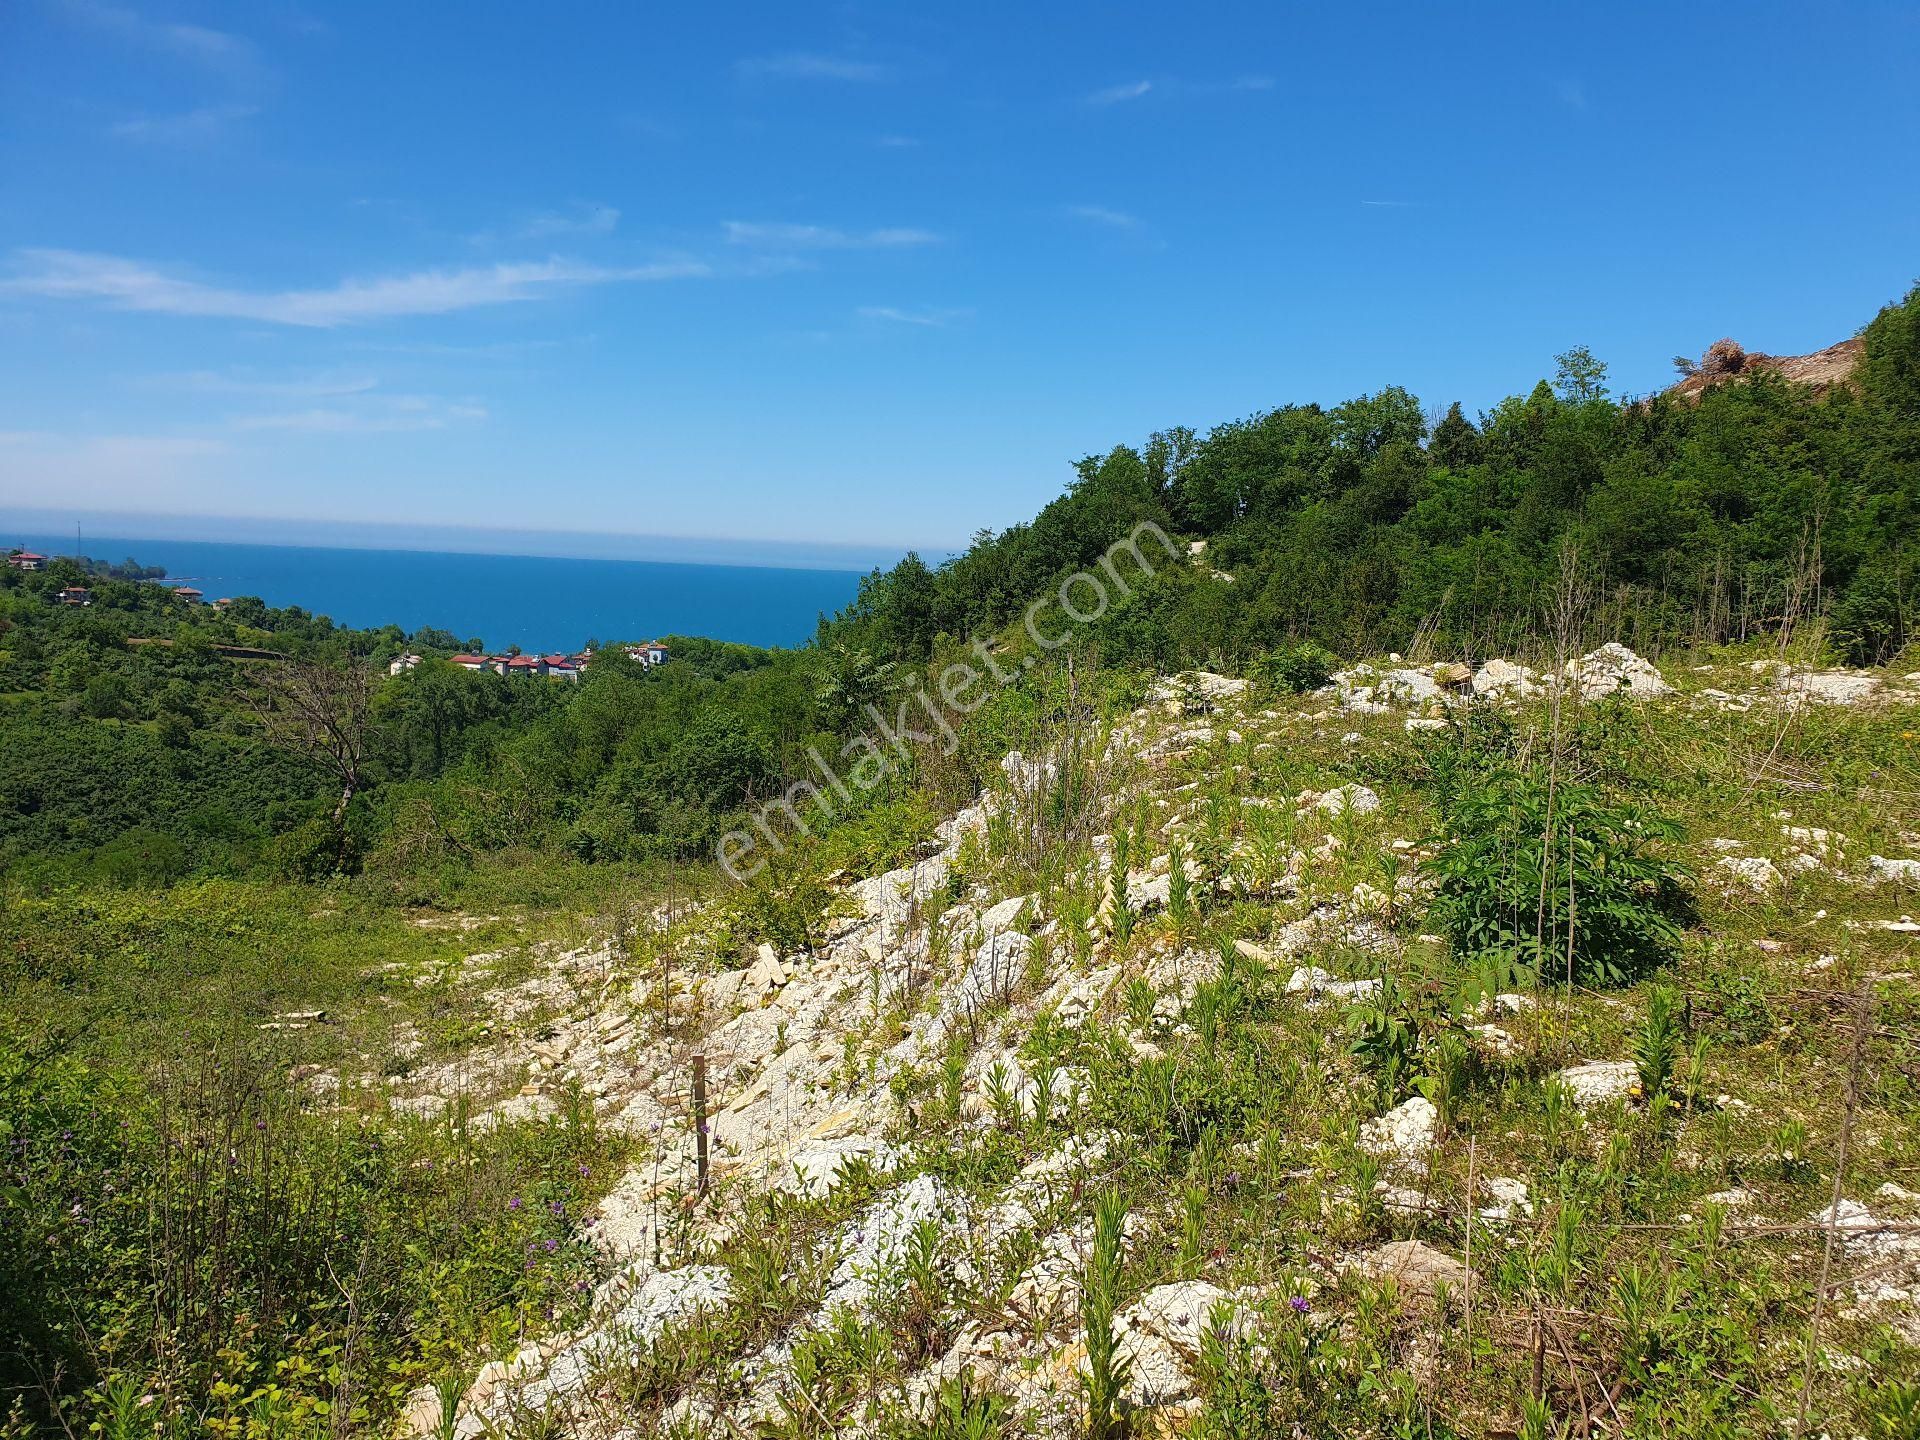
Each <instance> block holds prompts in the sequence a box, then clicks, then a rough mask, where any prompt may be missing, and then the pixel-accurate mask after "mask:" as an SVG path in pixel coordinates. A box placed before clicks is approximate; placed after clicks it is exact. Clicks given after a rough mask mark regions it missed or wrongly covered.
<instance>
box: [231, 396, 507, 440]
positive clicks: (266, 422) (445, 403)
mask: <svg viewBox="0 0 1920 1440" xmlns="http://www.w3.org/2000/svg"><path fill="white" fill-rule="evenodd" d="M486 418H487V410H486V407H485V406H484V405H480V404H478V403H476V402H474V401H472V400H459V401H449V400H443V399H441V398H440V397H439V396H436V395H380V396H372V397H369V401H368V403H366V404H361V405H355V406H351V407H346V406H337V405H334V406H315V407H313V408H311V409H307V410H295V411H291V412H288V413H285V414H269V415H242V416H238V417H236V418H235V419H233V420H230V421H229V422H228V424H229V426H230V427H231V428H232V429H235V430H242V431H246V430H285V431H300V432H304V433H307V434H324V435H382V434H393V433H396V432H400V431H410V430H444V429H446V428H447V427H448V426H449V425H452V424H455V423H457V422H460V421H473V420H484V419H486Z"/></svg>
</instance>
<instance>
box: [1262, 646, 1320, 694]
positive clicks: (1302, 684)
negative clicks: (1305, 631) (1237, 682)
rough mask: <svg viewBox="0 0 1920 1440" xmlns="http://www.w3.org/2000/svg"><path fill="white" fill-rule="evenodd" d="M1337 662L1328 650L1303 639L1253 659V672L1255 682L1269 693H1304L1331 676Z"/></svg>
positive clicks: (1317, 686)
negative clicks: (1295, 643)
mask: <svg viewBox="0 0 1920 1440" xmlns="http://www.w3.org/2000/svg"><path fill="white" fill-rule="evenodd" d="M1334 663H1335V659H1334V656H1333V655H1332V654H1331V653H1329V652H1328V651H1327V650H1324V649H1322V648H1321V647H1320V646H1318V645H1316V644H1314V643H1313V641H1311V640H1303V641H1301V642H1300V643H1299V644H1297V645H1283V646H1282V647H1281V648H1280V649H1278V650H1269V651H1268V652H1267V653H1266V654H1265V655H1262V656H1261V657H1260V658H1259V659H1257V660H1255V661H1254V662H1253V666H1252V672H1251V674H1252V679H1253V681H1254V683H1255V685H1257V686H1258V687H1259V688H1260V689H1261V690H1263V691H1265V692H1266V693H1268V694H1274V695H1302V694H1305V693H1306V692H1307V691H1309V690H1318V689H1319V688H1320V687H1321V686H1322V685H1325V684H1326V683H1327V682H1328V681H1329V680H1331V679H1332V678H1333V667H1334Z"/></svg>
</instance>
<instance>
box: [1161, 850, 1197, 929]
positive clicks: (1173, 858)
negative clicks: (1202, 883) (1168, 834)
mask: <svg viewBox="0 0 1920 1440" xmlns="http://www.w3.org/2000/svg"><path fill="white" fill-rule="evenodd" d="M1167 861H1168V868H1167V914H1168V915H1170V916H1172V917H1173V923H1174V925H1175V926H1176V927H1178V928H1180V929H1182V930H1184V929H1185V928H1186V926H1187V924H1188V922H1189V921H1191V920H1192V919H1193V888H1192V887H1193V882H1192V880H1191V879H1190V878H1189V877H1188V875H1187V847H1186V846H1185V845H1184V844H1182V843H1181V841H1180V838H1179V837H1178V836H1175V837H1174V838H1173V840H1171V841H1170V842H1169V843H1168V845H1167Z"/></svg>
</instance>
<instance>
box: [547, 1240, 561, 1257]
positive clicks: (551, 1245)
mask: <svg viewBox="0 0 1920 1440" xmlns="http://www.w3.org/2000/svg"><path fill="white" fill-rule="evenodd" d="M559 1248H560V1242H559V1241H558V1240H555V1239H554V1238H552V1237H551V1236H549V1237H548V1238H547V1253H548V1254H549V1255H551V1254H552V1253H553V1252H554V1251H556V1250H558V1249H559Z"/></svg>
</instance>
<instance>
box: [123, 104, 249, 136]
mask: <svg viewBox="0 0 1920 1440" xmlns="http://www.w3.org/2000/svg"><path fill="white" fill-rule="evenodd" d="M259 113H260V107H259V106H257V105H203V106H201V107H200V108H199V109H197V110H188V111H185V112H183V113H181V114H178V115H135V116H132V117H131V118H129V119H126V120H122V121H120V122H119V123H117V124H115V125H112V126H110V127H109V133H110V134H112V135H113V136H114V138H115V139H119V140H132V141H135V142H137V143H139V144H142V145H204V144H206V143H208V142H209V141H212V140H217V139H219V138H220V137H221V136H222V135H224V134H225V133H226V132H227V131H228V130H229V129H231V128H232V127H233V126H235V125H238V124H239V123H240V122H241V121H243V120H251V119H252V118H253V117H254V116H255V115H258V114H259Z"/></svg>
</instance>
